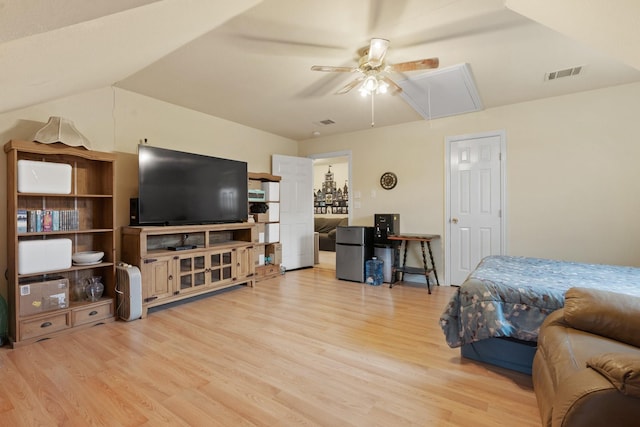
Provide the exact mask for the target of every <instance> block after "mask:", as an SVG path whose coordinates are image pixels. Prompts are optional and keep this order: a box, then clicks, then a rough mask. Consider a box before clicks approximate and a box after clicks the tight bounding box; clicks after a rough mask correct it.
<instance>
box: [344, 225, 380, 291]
mask: <svg viewBox="0 0 640 427" xmlns="http://www.w3.org/2000/svg"><path fill="white" fill-rule="evenodd" d="M372 256H373V227H358V226H348V227H337V228H336V277H337V278H338V279H341V280H351V281H353V282H361V283H362V282H364V279H365V277H364V268H365V262H366V261H367V260H368V259H371V257H372Z"/></svg>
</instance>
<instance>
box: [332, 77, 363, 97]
mask: <svg viewBox="0 0 640 427" xmlns="http://www.w3.org/2000/svg"><path fill="white" fill-rule="evenodd" d="M363 80H364V76H363V77H358V78H357V79H355V80H352V81H351V82H349V83H348V84H347V85H346V86H344V87H342V89H340V90H338V91H337V92H336V95H343V94H345V93H347V92H349V91H350V90H351V89H353V88H354V87H356V86H358V85H360V84H361V83H362V81H363Z"/></svg>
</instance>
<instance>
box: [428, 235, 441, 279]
mask: <svg viewBox="0 0 640 427" xmlns="http://www.w3.org/2000/svg"><path fill="white" fill-rule="evenodd" d="M427 249H429V258H431V267H433V276H434V277H435V278H436V284H437V285H438V286H440V281H439V280H438V272H437V271H436V265H435V263H434V262H433V252H431V242H427Z"/></svg>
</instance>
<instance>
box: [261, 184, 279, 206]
mask: <svg viewBox="0 0 640 427" xmlns="http://www.w3.org/2000/svg"><path fill="white" fill-rule="evenodd" d="M262 191H264V196H265V199H266V201H267V202H279V201H280V183H279V182H263V183H262Z"/></svg>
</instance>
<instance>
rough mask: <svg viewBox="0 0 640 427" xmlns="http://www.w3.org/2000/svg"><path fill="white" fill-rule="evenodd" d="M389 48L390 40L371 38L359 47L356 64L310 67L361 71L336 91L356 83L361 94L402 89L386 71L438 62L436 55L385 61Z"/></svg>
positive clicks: (416, 68) (347, 90)
mask: <svg viewBox="0 0 640 427" xmlns="http://www.w3.org/2000/svg"><path fill="white" fill-rule="evenodd" d="M388 48H389V40H387V39H382V38H373V39H371V42H370V43H369V46H367V47H365V48H363V49H360V51H359V56H360V60H359V61H358V66H357V67H333V66H327V65H314V66H313V67H311V70H313V71H328V72H340V73H355V72H358V73H360V74H361V75H360V76H359V77H357V78H356V79H354V80H352V81H351V82H349V83H348V84H347V85H345V86H344V87H342V88H341V89H339V90H338V91H337V92H336V94H344V93H347V92H349V91H350V90H351V89H353V88H356V87H358V86H359V89H358V90H359V91H360V93H361V94H362V96H367V95H374V94H379V93H386V92H388V91H391V92H392V93H394V94H395V93H400V92H402V88H401V87H400V86H398V84H397V83H396V82H394V81H393V80H392V79H391V78H390V77H389V75H388V74H389V73H391V72H399V73H403V72H406V71H416V70H426V69H431V68H437V67H438V65H439V60H438V58H428V59H419V60H416V61H408V62H401V63H398V64H388V63H386V62H385V60H384V58H385V55H386V54H387V49H388Z"/></svg>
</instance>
